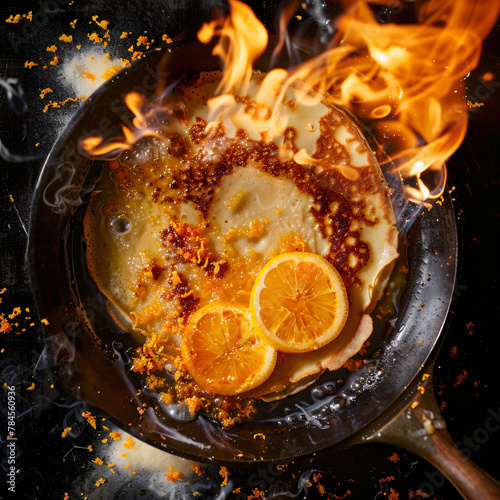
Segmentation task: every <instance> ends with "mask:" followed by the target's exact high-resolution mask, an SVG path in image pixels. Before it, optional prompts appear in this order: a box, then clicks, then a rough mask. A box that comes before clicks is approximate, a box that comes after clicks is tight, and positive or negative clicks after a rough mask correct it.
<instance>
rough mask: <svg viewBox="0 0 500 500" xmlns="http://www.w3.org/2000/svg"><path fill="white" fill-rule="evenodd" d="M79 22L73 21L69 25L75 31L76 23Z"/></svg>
mask: <svg viewBox="0 0 500 500" xmlns="http://www.w3.org/2000/svg"><path fill="white" fill-rule="evenodd" d="M77 21H78V19H74V20H73V21H71V22H70V23H69V25H70V26H71V27H72V28H73V29H75V26H76V22H77Z"/></svg>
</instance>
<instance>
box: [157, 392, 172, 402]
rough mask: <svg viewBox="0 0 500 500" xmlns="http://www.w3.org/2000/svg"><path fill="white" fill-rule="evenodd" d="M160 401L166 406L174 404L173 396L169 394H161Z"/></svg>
mask: <svg viewBox="0 0 500 500" xmlns="http://www.w3.org/2000/svg"><path fill="white" fill-rule="evenodd" d="M160 399H161V401H162V402H163V403H165V404H166V405H169V404H172V400H173V396H172V394H169V393H168V392H160Z"/></svg>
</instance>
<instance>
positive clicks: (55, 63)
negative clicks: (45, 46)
mask: <svg viewBox="0 0 500 500" xmlns="http://www.w3.org/2000/svg"><path fill="white" fill-rule="evenodd" d="M49 64H50V65H51V66H56V65H57V64H59V58H58V57H57V56H54V59H52V61H50V63H49Z"/></svg>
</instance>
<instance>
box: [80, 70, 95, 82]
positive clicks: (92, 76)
mask: <svg viewBox="0 0 500 500" xmlns="http://www.w3.org/2000/svg"><path fill="white" fill-rule="evenodd" d="M82 73H83V76H84V77H85V78H88V79H89V80H92V81H94V80H95V76H94V75H93V74H92V73H89V72H88V71H85V70H83V72H82Z"/></svg>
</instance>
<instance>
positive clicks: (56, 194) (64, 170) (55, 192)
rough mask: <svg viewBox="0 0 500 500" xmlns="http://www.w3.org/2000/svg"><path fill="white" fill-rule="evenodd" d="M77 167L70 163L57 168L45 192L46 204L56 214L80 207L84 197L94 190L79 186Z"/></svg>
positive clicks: (64, 163) (67, 162)
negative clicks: (76, 176) (76, 177)
mask: <svg viewBox="0 0 500 500" xmlns="http://www.w3.org/2000/svg"><path fill="white" fill-rule="evenodd" d="M75 173H76V167H75V165H74V164H73V163H72V162H70V161H65V162H63V163H60V164H59V165H57V166H56V167H55V171H54V174H53V176H52V178H51V180H50V182H49V183H48V184H47V186H46V188H45V190H44V192H43V201H44V203H45V204H46V205H47V206H49V207H51V208H52V210H53V211H54V212H56V213H59V214H60V213H65V212H66V210H67V209H68V207H70V206H71V207H78V206H80V205H81V204H82V203H83V200H82V197H83V196H85V195H86V194H88V193H90V192H91V191H92V190H93V189H94V185H92V186H83V187H81V186H79V185H77V183H76V179H75Z"/></svg>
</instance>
